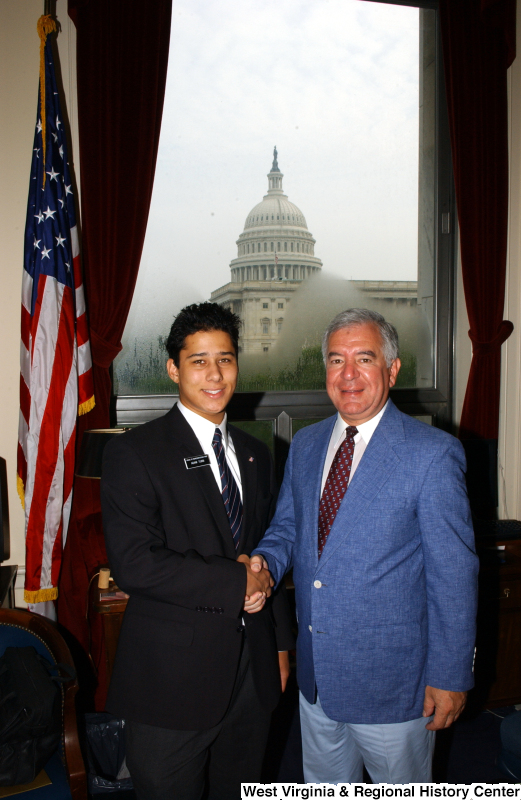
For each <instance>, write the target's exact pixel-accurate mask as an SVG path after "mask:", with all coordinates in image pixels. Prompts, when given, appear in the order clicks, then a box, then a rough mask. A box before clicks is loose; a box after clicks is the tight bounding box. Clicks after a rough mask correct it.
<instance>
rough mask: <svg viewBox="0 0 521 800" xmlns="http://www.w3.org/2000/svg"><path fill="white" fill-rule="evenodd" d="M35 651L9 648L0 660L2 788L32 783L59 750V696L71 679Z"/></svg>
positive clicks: (60, 697)
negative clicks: (62, 674) (64, 683)
mask: <svg viewBox="0 0 521 800" xmlns="http://www.w3.org/2000/svg"><path fill="white" fill-rule="evenodd" d="M53 670H56V666H51V664H49V662H48V661H47V660H46V659H45V658H44V657H43V656H41V655H40V654H39V653H37V652H36V650H35V649H34V647H8V648H6V650H5V653H4V655H3V656H2V657H1V658H0V786H16V785H17V784H19V783H30V782H31V781H33V780H34V779H35V777H36V776H37V775H38V773H39V772H40V770H41V769H43V767H44V766H45V764H46V763H47V761H48V760H49V759H50V757H51V756H52V754H53V753H54V752H55V750H56V749H57V748H58V745H59V743H60V735H61V728H62V725H61V717H62V712H61V705H62V693H61V689H60V686H59V684H60V683H63V682H64V681H66V680H68V679H69V678H60V677H59V676H56V675H52V674H51V673H52V671H53Z"/></svg>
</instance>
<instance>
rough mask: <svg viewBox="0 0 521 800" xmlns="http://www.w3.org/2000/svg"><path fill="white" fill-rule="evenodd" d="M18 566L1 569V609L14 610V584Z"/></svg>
mask: <svg viewBox="0 0 521 800" xmlns="http://www.w3.org/2000/svg"><path fill="white" fill-rule="evenodd" d="M17 572H18V566H16V565H14V564H13V565H11V566H8V567H0V608H14V607H15V601H14V582H15V580H16V573H17Z"/></svg>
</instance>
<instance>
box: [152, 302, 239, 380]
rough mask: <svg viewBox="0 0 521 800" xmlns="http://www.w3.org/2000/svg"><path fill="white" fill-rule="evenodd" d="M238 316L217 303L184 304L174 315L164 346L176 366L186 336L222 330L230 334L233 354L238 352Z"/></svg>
mask: <svg viewBox="0 0 521 800" xmlns="http://www.w3.org/2000/svg"><path fill="white" fill-rule="evenodd" d="M240 324H241V320H240V318H239V317H238V316H237V314H234V313H233V311H230V310H229V309H228V308H224V307H223V306H220V305H219V304H218V303H193V304H192V305H191V306H185V308H183V309H182V310H181V311H180V312H179V314H178V315H177V317H175V319H174V322H173V324H172V327H171V328H170V333H169V334H168V339H167V340H166V342H165V347H166V350H167V352H168V355H169V357H170V358H171V359H172V360H173V362H174V364H175V365H176V367H178V366H179V352H180V351H181V350H182V349H183V348H184V346H185V341H186V337H187V336H191V335H192V334H194V333H198V332H199V331H223V332H224V333H227V334H228V335H229V336H230V339H231V340H232V343H233V347H234V349H235V355H236V356H237V355H238V353H239V326H240Z"/></svg>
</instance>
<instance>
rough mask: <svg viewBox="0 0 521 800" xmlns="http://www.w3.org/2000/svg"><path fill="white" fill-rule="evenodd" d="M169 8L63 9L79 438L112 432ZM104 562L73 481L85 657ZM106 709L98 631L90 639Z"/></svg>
mask: <svg viewBox="0 0 521 800" xmlns="http://www.w3.org/2000/svg"><path fill="white" fill-rule="evenodd" d="M171 9H172V0H154V2H153V3H148V4H143V3H142V2H137V0H110V2H106V0H69V14H70V16H71V18H72V19H73V20H74V22H75V25H76V30H77V86H78V121H79V137H80V169H81V173H80V174H81V212H82V213H81V221H82V256H83V270H84V280H85V291H86V298H87V308H88V313H89V322H90V336H91V346H92V359H93V364H94V391H95V397H96V406H95V408H94V409H93V410H92V411H91V412H90V413H88V414H86V415H85V416H83V417H80V419H79V424H78V443H80V442H81V437H82V434H83V431H84V430H88V429H89V428H106V427H109V426H110V423H111V420H110V402H111V395H112V389H111V377H110V373H109V368H110V365H111V364H112V361H113V360H114V358H115V356H116V355H117V354H118V352H119V351H120V350H121V341H120V340H121V336H122V334H123V330H124V327H125V322H126V319H127V315H128V312H129V309H130V304H131V300H132V295H133V292H134V286H135V283H136V278H137V273H138V269H139V262H140V258H141V251H142V248H143V242H144V238H145V231H146V226H147V219H148V212H149V207H150V200H151V196H152V187H153V183H154V172H155V165H156V156H157V148H158V144H159V133H160V128H161V116H162V112H163V99H164V91H165V82H166V72H167V63H168V49H169V42H170V19H171ZM106 560H107V556H106V552H105V544H104V541H103V531H102V526H101V513H100V500H99V482H98V481H96V480H89V479H85V478H77V479H76V481H75V486H74V500H73V506H72V515H71V521H70V525H69V532H68V538H67V544H66V546H65V550H64V558H63V565H62V574H61V579H60V585H59V598H58V620H59V622H60V623H61V624H62V625H64V626H65V627H66V628H67V629H68V630H69V631H70V632H71V633H72V634H73V636H74V637H75V638H76V639H77V641H78V642H79V643H80V644H81V645H82V646H83V648H84V649H85V650H87V649H88V647H89V629H88V626H87V623H86V618H85V609H86V602H87V590H88V583H89V578H90V576H91V575H92V573H93V572H94V570H95V568H96V567H97V566H98V565H99V564H100V563H104V562H106ZM91 651H92V654H93V658H94V661H95V663H97V666H98V669H99V686H98V692H97V702H96V705H97V707H98V708H103V704H104V699H105V691H106V686H105V672H104V658H103V657H102V656H103V644H102V637H101V630H100V626H99V621H98V623H95V624H94V627H93V629H92V644H91Z"/></svg>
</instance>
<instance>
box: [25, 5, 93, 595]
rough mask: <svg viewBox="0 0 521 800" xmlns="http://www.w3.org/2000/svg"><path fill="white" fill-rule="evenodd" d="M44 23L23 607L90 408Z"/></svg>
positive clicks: (30, 292)
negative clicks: (80, 419) (79, 422)
mask: <svg viewBox="0 0 521 800" xmlns="http://www.w3.org/2000/svg"><path fill="white" fill-rule="evenodd" d="M53 26H54V22H53V21H52V19H51V17H49V16H46V17H41V18H40V20H39V22H38V31H39V33H40V37H41V39H42V51H41V56H42V60H43V61H44V63H43V64H42V65H41V69H40V87H39V93H38V112H37V117H36V118H37V124H36V131H35V136H34V149H33V157H32V164H31V179H30V184H29V200H28V206H27V221H26V227H25V247H24V271H23V279H22V341H21V348H20V362H21V363H20V371H21V376H20V423H19V433H18V480H17V484H18V492H19V494H20V497H21V500H22V503H23V504H24V508H25V537H26V543H25V547H26V562H25V569H26V574H25V594H24V597H25V601H26V602H27V603H29V604H31V607H33V604H37V603H43V602H45V601H51V600H54V599H55V598H56V597H57V596H58V588H57V587H58V576H59V572H60V566H61V556H62V550H63V546H64V544H65V539H66V535H67V527H68V522H69V515H70V509H71V502H72V483H73V477H74V449H75V440H76V416H77V414H78V413H80V414H82V413H86V412H87V411H90V409H91V408H92V407H93V406H94V393H93V384H92V362H91V353H90V342H89V335H88V326H87V318H86V314H85V298H84V293H83V285H82V277H81V269H80V257H79V244H78V231H77V227H76V214H75V208H74V193H73V187H72V181H71V176H70V170H69V164H68V161H67V142H66V136H65V131H64V126H63V116H62V113H61V109H60V102H59V97H58V91H57V87H56V79H55V73H54V64H53V58H52V51H51V44H50V41H48V40H47V39H46V34H47V33H49V32H50V31H51V30H53V29H54V28H53ZM42 76H43V77H44V79H45V80H44V81H42ZM34 610H41V609H38V608H35V609H34Z"/></svg>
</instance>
